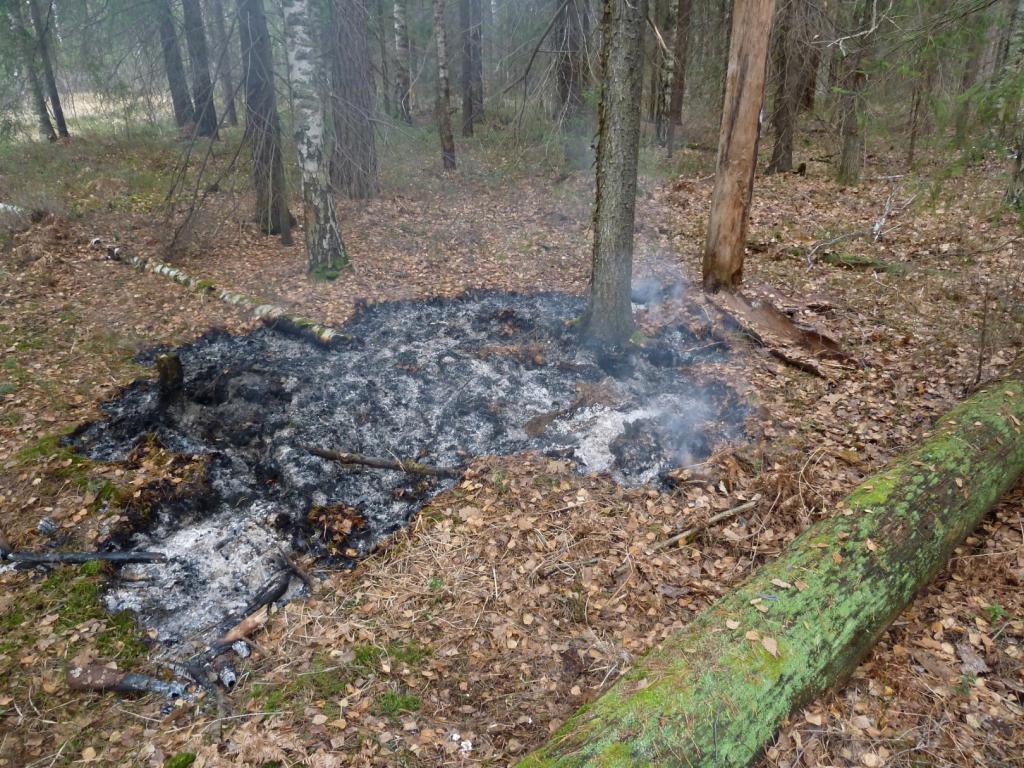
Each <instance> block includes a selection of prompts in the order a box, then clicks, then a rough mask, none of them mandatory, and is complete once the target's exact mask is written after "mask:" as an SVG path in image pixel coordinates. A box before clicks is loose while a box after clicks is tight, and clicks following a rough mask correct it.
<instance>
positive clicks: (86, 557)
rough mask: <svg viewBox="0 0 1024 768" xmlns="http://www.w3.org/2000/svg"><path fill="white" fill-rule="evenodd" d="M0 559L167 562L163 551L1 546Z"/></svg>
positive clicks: (57, 562) (34, 562)
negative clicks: (44, 549)
mask: <svg viewBox="0 0 1024 768" xmlns="http://www.w3.org/2000/svg"><path fill="white" fill-rule="evenodd" d="M0 560H10V561H11V562H13V563H23V564H25V565H60V564H71V565H81V564H82V563H91V562H93V561H94V560H99V561H102V562H104V563H120V564H125V563H166V562H167V555H165V554H164V553H163V552H6V551H3V549H2V548H0Z"/></svg>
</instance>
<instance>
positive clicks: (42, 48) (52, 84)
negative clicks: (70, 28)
mask: <svg viewBox="0 0 1024 768" xmlns="http://www.w3.org/2000/svg"><path fill="white" fill-rule="evenodd" d="M39 2H40V0H29V3H28V10H29V13H30V14H31V19H32V26H33V28H34V29H35V31H36V45H37V46H38V49H39V60H40V61H41V62H42V63H43V81H44V82H45V84H46V92H47V94H49V97H50V109H51V110H52V111H53V122H54V123H55V124H56V126H57V134H58V135H59V136H60V137H61V138H62V139H66V138H68V137H69V135H70V134H68V124H67V122H66V121H65V120H64V108H63V107H62V106H61V103H60V91H58V90H57V77H56V76H55V75H54V72H53V54H52V52H51V51H50V26H51V24H52V23H53V16H52V14H51V10H52V6H51V5H50V3H49V2H47V3H46V15H45V17H44V16H43V14H42V12H41V11H40V10H39Z"/></svg>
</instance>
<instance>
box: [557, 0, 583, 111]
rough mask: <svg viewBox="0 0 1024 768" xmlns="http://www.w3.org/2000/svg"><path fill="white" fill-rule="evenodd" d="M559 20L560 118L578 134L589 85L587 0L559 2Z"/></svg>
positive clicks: (563, 0) (558, 78) (558, 70)
mask: <svg viewBox="0 0 1024 768" xmlns="http://www.w3.org/2000/svg"><path fill="white" fill-rule="evenodd" d="M555 6H556V8H558V13H559V19H558V25H557V27H556V29H557V32H556V34H557V39H556V41H555V42H556V46H557V48H556V50H557V51H558V64H557V70H556V78H557V83H558V105H559V112H560V115H559V118H560V119H561V121H562V125H563V127H565V128H568V129H569V130H572V131H575V130H576V129H577V127H578V126H576V124H575V123H576V121H577V120H578V119H579V117H580V114H581V113H582V112H583V91H584V90H585V88H586V82H587V63H586V50H585V47H586V43H587V31H588V27H589V24H590V18H589V14H588V9H587V3H586V0H555Z"/></svg>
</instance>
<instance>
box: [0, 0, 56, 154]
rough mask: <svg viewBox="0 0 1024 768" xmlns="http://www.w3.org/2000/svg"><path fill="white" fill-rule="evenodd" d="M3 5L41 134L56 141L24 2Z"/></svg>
mask: <svg viewBox="0 0 1024 768" xmlns="http://www.w3.org/2000/svg"><path fill="white" fill-rule="evenodd" d="M3 7H4V11H5V14H6V16H7V22H8V25H9V27H10V29H11V32H12V34H13V36H14V39H15V42H16V44H17V47H18V53H19V54H20V58H21V62H22V64H23V65H24V67H25V74H26V76H27V78H28V85H29V94H30V96H31V98H32V110H33V112H35V115H36V120H37V122H38V125H39V135H40V137H41V138H42V139H44V140H45V141H56V140H57V132H56V131H55V130H53V123H52V122H51V120H50V110H49V109H48V108H47V106H46V93H45V91H43V81H42V80H41V79H40V77H39V64H38V61H37V59H36V52H37V46H36V42H35V38H34V36H33V35H31V34H30V33H29V31H28V27H27V26H26V24H25V15H24V12H23V11H22V4H21V3H20V2H17V0H14V1H12V0H8V2H6V3H4V6H3Z"/></svg>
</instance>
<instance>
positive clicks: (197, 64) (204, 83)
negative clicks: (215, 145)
mask: <svg viewBox="0 0 1024 768" xmlns="http://www.w3.org/2000/svg"><path fill="white" fill-rule="evenodd" d="M181 8H182V10H183V11H184V16H185V43H186V45H187V46H188V57H189V60H190V61H191V62H192V93H193V94H194V95H195V100H196V133H197V134H198V135H200V136H209V137H211V138H216V136H217V108H216V107H215V106H214V104H213V81H211V80H210V53H209V49H208V48H207V47H206V31H205V29H204V28H203V14H202V11H201V10H200V9H199V0H181Z"/></svg>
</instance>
